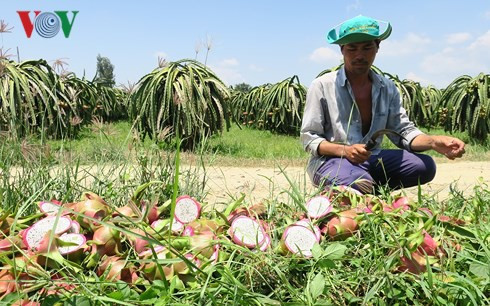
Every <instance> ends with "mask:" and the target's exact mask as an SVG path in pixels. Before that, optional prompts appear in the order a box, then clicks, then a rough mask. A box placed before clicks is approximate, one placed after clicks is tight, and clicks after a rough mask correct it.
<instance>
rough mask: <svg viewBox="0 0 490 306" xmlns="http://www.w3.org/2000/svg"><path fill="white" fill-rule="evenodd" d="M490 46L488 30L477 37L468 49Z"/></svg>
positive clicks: (489, 32)
mask: <svg viewBox="0 0 490 306" xmlns="http://www.w3.org/2000/svg"><path fill="white" fill-rule="evenodd" d="M488 47H490V30H489V31H487V32H486V33H485V34H483V35H482V36H480V37H478V38H477V39H476V40H475V41H474V42H473V43H472V44H471V45H470V46H469V47H468V50H478V49H485V48H488Z"/></svg>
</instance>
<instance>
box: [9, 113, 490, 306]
mask: <svg viewBox="0 0 490 306" xmlns="http://www.w3.org/2000/svg"><path fill="white" fill-rule="evenodd" d="M128 135H131V133H130V126H129V124H127V123H125V122H119V123H115V124H108V125H104V126H99V127H97V128H95V127H93V128H92V129H87V130H85V131H84V133H83V134H82V135H81V137H80V138H79V139H76V140H71V141H60V140H57V141H53V140H50V141H48V142H47V143H45V144H40V143H39V142H38V140H35V139H31V140H30V141H29V142H27V143H8V142H3V143H1V146H0V153H1V154H2V159H1V160H0V170H1V171H0V199H1V207H2V208H3V209H4V211H2V209H0V227H1V231H0V239H2V238H4V237H5V235H7V234H6V233H7V231H6V229H8V230H9V231H10V234H11V235H18V234H19V231H20V230H22V229H25V228H26V227H27V226H29V225H30V224H32V223H33V222H34V220H36V219H38V218H41V216H40V214H35V213H37V205H36V204H37V203H38V202H39V201H42V200H50V199H58V200H62V201H63V202H65V203H66V202H77V201H80V200H81V195H82V194H83V192H85V191H87V190H89V191H93V192H95V193H97V194H98V195H100V196H102V198H103V199H104V200H105V201H106V202H107V203H108V205H109V207H110V208H108V212H107V214H106V217H104V220H103V221H102V222H101V223H102V225H104V226H107V227H109V228H110V229H111V230H113V231H116V232H119V233H120V236H121V237H122V239H121V241H120V242H121V253H120V254H117V256H119V257H120V258H122V261H123V262H124V265H125V266H126V267H127V268H128V269H133V270H132V271H134V272H135V273H136V274H137V276H138V278H137V280H136V284H135V283H132V281H130V284H128V283H126V282H125V281H119V282H115V281H110V280H107V279H105V278H106V276H107V270H108V269H98V267H99V265H100V263H101V262H103V261H104V259H105V257H101V258H98V257H96V256H95V255H93V254H94V253H90V252H89V251H86V252H84V254H83V255H82V257H80V258H79V259H78V260H77V261H74V262H75V263H74V262H67V261H65V260H64V259H61V260H60V258H59V257H58V258H57V260H58V262H56V263H54V262H51V263H50V264H49V265H47V264H43V265H40V266H36V269H32V270H31V271H29V273H28V276H29V278H27V280H26V279H25V278H26V275H25V274H23V275H22V277H23V278H22V279H20V280H18V281H16V282H15V281H12V282H14V283H16V284H18V285H22V286H24V287H17V288H16V291H17V292H15V293H11V294H8V295H6V296H5V297H3V296H2V293H0V304H3V303H6V304H10V303H11V302H13V301H16V300H19V299H30V300H32V301H38V302H43V303H45V304H46V305H52V304H55V303H60V305H61V304H63V303H65V304H70V305H78V304H86V305H89V304H90V305H92V304H93V305H166V304H183V305H237V304H240V305H281V304H290V305H316V304H317V305H332V304H333V305H347V304H356V305H357V304H365V305H396V304H399V305H406V304H418V305H486V304H488V303H490V300H489V296H490V295H489V292H490V275H489V274H488V265H489V264H490V245H489V243H490V240H489V233H490V227H489V225H488V224H489V223H488V221H489V219H488V211H489V209H490V192H489V188H488V186H487V185H485V184H483V183H482V185H481V186H475V188H474V189H473V193H472V194H470V195H466V194H465V195H463V194H462V193H460V192H459V191H458V190H457V189H452V190H451V196H450V197H449V199H448V200H445V201H444V202H438V201H437V200H436V199H435V197H434V196H431V195H430V194H420V195H419V197H418V198H417V199H412V201H411V202H410V209H409V210H408V211H405V212H402V211H395V212H384V211H383V209H382V208H381V207H380V206H379V205H378V206H377V209H374V208H373V210H374V211H375V213H373V214H369V215H368V214H359V216H358V221H359V230H358V231H356V232H355V233H354V234H353V235H352V236H350V237H348V238H346V239H345V240H338V241H337V240H333V239H330V238H329V237H327V236H326V235H324V237H323V238H322V240H321V242H320V244H319V245H318V247H317V248H315V249H314V256H313V258H310V259H304V258H302V257H301V256H292V255H291V254H286V253H285V252H284V251H283V250H282V248H281V243H280V241H281V237H282V234H283V233H284V230H285V228H286V227H287V226H288V225H290V224H292V223H293V222H295V221H297V220H298V218H299V216H300V215H302V213H303V210H302V207H304V204H305V203H306V201H308V200H309V198H310V197H311V196H312V194H308V193H307V191H306V190H303V189H302V188H300V187H299V186H297V185H296V183H295V182H294V181H291V186H289V188H287V190H283V191H282V193H283V194H288V195H289V196H288V197H286V198H285V199H284V200H278V199H277V198H274V197H272V196H271V197H270V198H268V199H264V200H263V202H262V204H263V205H264V207H265V208H266V209H265V212H264V213H263V214H262V215H260V219H261V220H264V221H265V222H267V223H268V225H269V233H270V235H271V240H272V248H271V249H269V250H268V251H267V252H259V251H257V250H250V249H248V248H245V247H242V246H238V245H236V244H234V243H233V242H232V241H231V239H230V237H229V234H228V232H227V229H228V225H227V224H226V222H225V221H224V220H225V219H226V216H221V215H220V214H218V212H216V211H215V210H213V209H212V208H211V209H208V208H209V207H205V209H203V213H202V216H201V218H203V219H211V220H215V221H216V222H219V223H220V224H221V227H219V229H218V230H216V232H215V234H216V238H214V239H212V241H209V240H208V241H207V242H206V241H204V240H199V239H198V240H197V245H198V247H200V248H203V247H204V248H206V247H212V245H213V244H215V243H219V244H220V256H219V259H218V262H217V263H215V264H210V263H209V262H208V261H207V259H206V258H203V257H200V258H201V259H202V260H203V262H207V264H206V265H204V266H201V268H200V269H199V270H191V271H192V272H190V273H189V274H186V275H181V276H173V277H171V278H170V277H169V280H168V281H165V280H163V279H162V280H158V279H153V277H152V276H151V275H150V276H149V275H148V274H146V273H145V271H144V270H143V266H144V265H145V264H147V263H152V262H154V263H157V266H158V265H159V268H162V269H163V268H165V267H169V266H170V265H172V264H173V263H175V262H179V261H180V260H179V258H181V257H182V256H183V255H184V254H186V253H188V252H193V251H195V250H196V249H195V248H193V246H192V245H184V246H181V248H180V249H174V248H173V247H170V245H171V244H170V243H169V237H170V234H169V233H168V232H164V233H155V232H153V231H152V230H151V229H150V228H149V225H148V224H147V223H146V221H145V220H142V219H139V218H135V219H131V218H126V217H127V216H123V217H113V216H112V210H113V209H114V208H115V207H120V206H124V205H126V204H128V203H129V201H130V199H133V200H134V201H135V202H136V203H135V205H137V207H141V205H140V204H141V203H139V201H137V200H135V199H136V198H139V197H141V199H142V200H144V201H145V202H146V203H151V204H156V205H159V206H162V205H165V203H168V202H169V201H171V199H172V197H173V195H174V194H175V191H178V195H183V194H188V195H191V196H193V197H195V198H196V199H198V200H200V201H201V200H202V199H203V196H204V193H203V192H202V191H203V187H204V186H203V185H204V182H203V181H201V180H199V175H196V173H192V172H183V171H182V169H181V171H182V172H181V173H179V178H180V179H179V182H178V186H177V185H176V183H175V182H174V179H175V170H176V167H177V165H179V157H178V155H176V154H175V153H176V152H175V150H174V151H173V152H172V151H171V150H169V151H167V152H166V151H163V149H162V147H165V146H159V145H156V144H153V143H152V142H150V141H144V142H140V141H139V140H138V139H134V138H132V137H129V136H128ZM167 147H168V146H167ZM12 148H14V150H11V149H12ZM477 148H478V150H480V149H481V150H482V152H483V150H484V149H485V148H484V147H481V148H480V147H477ZM48 149H49V150H48ZM203 150H204V152H206V155H207V156H206V157H204V158H208V157H214V158H215V161H217V162H221V161H223V160H227V159H228V160H229V161H235V165H241V164H243V163H245V162H249V161H253V162H254V163H256V162H258V161H262V162H264V161H265V163H268V164H270V161H272V160H274V159H276V158H281V159H284V160H288V159H297V160H301V161H302V162H304V161H305V158H306V156H304V154H305V153H304V152H302V150H301V146H300V144H299V142H298V138H297V137H292V136H277V135H273V134H271V133H268V132H264V131H255V130H250V129H243V130H239V129H238V128H233V129H232V130H231V131H230V132H225V133H224V134H223V137H222V138H219V137H215V138H213V139H210V140H209V142H208V144H207V147H205V148H204V149H203ZM295 150H296V151H295ZM264 151H265V152H264ZM270 152H273V153H274V154H272V153H270ZM276 154H277V155H276ZM302 154H303V155H302ZM196 156H197V157H196ZM16 158H17V159H16ZM186 158H188V159H189V160H190V159H191V155H190V154H188V156H187V157H186ZM194 158H196V159H200V156H199V155H194ZM20 159H24V162H23V163H21V164H20V163H19V161H20ZM28 159H29V160H30V162H28V163H26V162H25V161H26V160H28ZM82 163H85V164H86V165H85V166H83V165H81V164H82ZM148 182H153V184H152V185H146V183H148ZM145 186H146V189H145ZM135 193H136V194H137V195H138V196H134V195H135ZM368 199H369V198H368V197H363V198H362V199H357V200H356V201H357V202H358V203H359V202H363V201H367V200H368ZM335 201H338V198H337V199H336V200H335V199H333V200H332V202H334V203H335V205H336V206H335V208H336V209H339V210H342V209H345V208H346V207H345V206H340V204H339V203H337V202H335ZM370 201H372V202H371V203H378V204H379V203H382V201H384V202H386V203H391V202H392V201H393V197H392V195H390V194H389V193H386V194H381V195H380V196H379V198H377V199H375V198H372V197H371V198H370ZM202 203H203V204H205V201H202ZM235 203H236V204H237V205H236V206H241V207H242V208H243V207H247V206H248V207H250V205H249V203H247V201H246V200H244V199H243V198H242V199H232V198H230V199H228V203H227V204H229V207H232V206H234V204H235ZM210 204H212V203H210ZM421 207H424V208H425V207H427V208H430V209H431V210H432V211H433V212H434V214H435V215H442V214H444V215H447V216H451V217H454V218H459V219H463V220H464V221H465V222H466V224H465V225H457V224H455V223H454V222H452V223H451V222H450V223H447V222H441V221H439V220H438V219H437V218H430V217H428V216H427V215H424V214H422V213H421V212H420V210H419V208H421ZM230 210H231V209H230ZM8 214H10V217H12V218H13V219H10V220H16V218H17V221H19V222H15V221H14V222H13V223H11V224H8V223H9V222H12V221H9V219H7V218H6V216H7V215H8ZM254 216H255V215H254ZM72 217H73V218H77V219H78V220H79V221H81V220H80V219H82V220H83V218H81V215H80V214H78V215H76V214H75V215H73V216H72ZM223 217H224V218H223ZM332 217H334V214H333V213H332V214H330V215H328V216H327V217H326V218H325V219H323V220H316V221H315V222H316V223H317V224H318V225H320V226H321V225H325V222H327V221H328V219H329V218H332ZM27 218H32V219H27ZM161 218H169V213H168V210H167V211H165V212H164V213H163V214H162V215H161ZM4 221H5V222H4ZM5 224H7V225H11V226H6V225H5ZM137 228H139V229H141V230H142V231H143V233H144V234H145V235H143V236H140V237H139V238H142V239H143V240H146V241H149V242H152V243H155V244H163V245H165V246H166V247H167V248H168V249H171V250H172V252H175V253H172V254H170V253H169V254H168V256H166V257H165V258H164V259H160V260H158V261H157V260H155V259H154V258H151V257H150V258H148V259H146V260H142V259H141V258H139V257H138V255H137V254H136V252H135V246H134V245H133V244H132V243H130V239H129V237H128V235H130V236H131V235H133V234H131V233H132V232H133V233H134V230H135V229H137ZM423 230H425V231H427V232H428V233H430V234H431V235H432V236H433V237H434V238H435V239H436V240H437V242H438V243H439V246H440V248H441V249H442V250H443V251H444V255H441V257H437V258H432V260H434V261H435V262H434V263H432V262H431V264H430V265H429V267H428V269H427V272H425V273H422V274H419V275H417V274H411V273H407V272H400V271H398V267H400V263H401V262H400V258H401V257H402V256H409V254H411V252H413V251H414V249H415V248H416V247H417V245H418V244H420V243H421V240H420V238H422V236H421V235H422V231H423ZM83 232H84V233H85V234H87V235H89V237H90V234H91V229H89V228H87V227H85V228H84V229H83ZM118 235H119V234H118ZM175 238H176V237H173V238H172V239H175ZM181 238H182V237H181ZM203 241H204V242H203ZM203 243H204V246H203ZM88 244H89V245H91V244H93V242H88ZM456 244H458V245H459V246H460V247H461V250H459V251H458V250H457V248H456ZM196 247H197V246H196ZM91 254H92V255H91ZM14 256H17V257H16V258H17V259H20V258H24V257H26V256H28V255H27V253H26V252H24V251H20V250H18V249H13V250H9V251H0V272H3V271H7V270H9V267H10V266H11V265H13V264H17V265H18V266H17V268H16V269H17V272H18V271H19V270H20V269H22V268H23V267H24V266H23V265H22V262H14V261H13V260H12V258H14ZM197 256H202V255H201V254H198V255H197ZM93 257H94V258H93ZM53 258H55V257H53ZM74 260H75V259H74ZM185 263H186V264H187V265H188V266H189V268H195V267H194V266H192V265H191V264H190V262H185ZM101 270H105V271H101ZM126 272H127V271H126ZM3 273H5V272H3ZM11 273H15V271H14V272H11ZM55 273H56V276H58V277H60V276H61V277H62V280H53V279H51V277H52V276H53V275H55ZM123 274H124V275H126V276H127V273H120V274H118V275H120V276H122V275H123ZM126 280H127V279H126ZM61 282H65V283H69V284H73V285H74V288H71V289H70V290H63V289H62V288H60V286H59V285H60V284H61ZM43 287H44V288H49V289H53V288H54V289H58V290H61V291H60V292H59V294H53V295H50V296H46V295H45V294H44V293H43V291H42V290H41V289H42V288H43Z"/></svg>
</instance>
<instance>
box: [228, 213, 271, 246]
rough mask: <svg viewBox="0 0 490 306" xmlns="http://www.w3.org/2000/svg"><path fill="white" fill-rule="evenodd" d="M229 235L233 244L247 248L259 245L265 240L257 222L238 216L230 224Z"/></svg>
mask: <svg viewBox="0 0 490 306" xmlns="http://www.w3.org/2000/svg"><path fill="white" fill-rule="evenodd" d="M229 234H230V236H231V237H232V240H233V242H235V243H236V244H238V245H242V246H246V247H248V248H255V247H256V246H257V245H261V244H262V242H263V241H264V239H265V235H266V233H265V231H264V229H263V227H262V226H261V225H260V224H259V222H257V221H255V220H254V219H252V218H250V217H246V216H240V217H238V218H236V219H235V220H233V222H232V223H231V226H230V229H229Z"/></svg>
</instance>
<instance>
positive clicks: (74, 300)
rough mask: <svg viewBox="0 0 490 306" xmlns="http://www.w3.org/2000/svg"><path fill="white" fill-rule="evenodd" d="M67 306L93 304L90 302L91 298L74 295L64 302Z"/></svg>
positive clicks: (90, 305)
mask: <svg viewBox="0 0 490 306" xmlns="http://www.w3.org/2000/svg"><path fill="white" fill-rule="evenodd" d="M63 305H65V306H75V305H76V306H92V305H93V304H92V303H90V300H89V299H88V298H87V297H84V296H72V297H71V298H69V299H68V300H66V301H65V303H64V304H63Z"/></svg>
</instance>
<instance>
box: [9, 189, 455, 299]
mask: <svg viewBox="0 0 490 306" xmlns="http://www.w3.org/2000/svg"><path fill="white" fill-rule="evenodd" d="M157 204H159V203H155V204H150V203H148V202H146V201H139V203H134V202H132V201H130V203H129V204H128V205H126V206H124V207H112V206H110V205H109V204H108V203H106V201H104V199H102V198H101V197H99V196H98V195H96V194H94V193H91V192H86V193H84V194H83V196H82V198H81V200H80V201H78V202H73V203H60V202H58V201H56V200H50V201H41V202H40V203H39V204H38V206H39V213H37V214H34V215H30V216H27V217H22V218H18V217H15V216H12V215H8V214H4V215H3V216H2V217H1V219H0V227H1V230H2V237H1V239H0V258H1V259H0V301H1V299H2V298H3V297H4V296H6V295H8V294H10V293H12V292H16V291H22V292H24V293H27V294H32V293H34V292H36V293H38V294H41V295H45V296H47V295H51V294H54V295H62V294H66V293H69V292H70V291H73V290H75V289H76V286H78V285H77V284H75V283H73V282H70V281H69V277H70V273H77V274H78V275H85V277H86V278H87V281H89V280H93V279H94V276H95V275H96V278H97V279H98V280H104V281H114V282H117V281H123V282H126V283H128V284H132V285H143V286H145V285H150V284H151V283H152V282H153V281H155V280H163V279H166V280H169V281H172V280H173V281H174V282H178V284H179V286H181V288H182V287H185V286H188V285H190V284H192V283H193V282H195V281H196V275H197V274H198V273H205V271H206V268H207V267H209V266H212V265H215V264H218V263H220V262H222V261H225V260H226V258H227V256H228V254H227V253H228V252H229V251H230V249H233V250H234V251H236V250H238V251H240V250H242V251H244V252H249V251H252V252H264V253H267V252H273V253H274V254H280V255H281V256H289V257H292V258H297V259H298V260H309V259H310V258H311V257H312V256H313V250H314V248H315V246H316V245H318V244H320V243H323V242H325V243H328V241H338V240H344V239H347V238H348V237H351V236H353V235H356V234H359V229H360V228H362V226H363V225H364V224H365V222H366V218H368V217H369V215H372V214H390V215H397V214H400V215H401V214H403V213H405V212H407V211H410V210H411V204H410V200H409V198H407V197H405V196H399V197H397V198H395V199H394V201H393V202H392V203H386V202H385V201H382V200H380V198H378V197H375V196H367V195H362V194H360V193H359V192H357V191H356V190H354V189H351V188H349V187H345V186H339V187H335V188H332V189H331V190H330V191H328V192H324V193H323V194H319V195H316V196H314V197H312V198H309V199H308V200H307V201H306V202H305V203H304V205H303V207H302V210H301V211H300V212H299V213H298V214H296V215H295V216H290V217H291V218H293V219H296V220H295V221H294V222H292V223H290V224H285V225H281V226H277V225H274V223H273V222H269V221H268V220H267V218H266V217H267V206H266V205H264V204H262V203H259V204H255V205H251V206H246V205H244V204H243V203H242V202H240V201H237V202H234V203H232V204H230V205H229V207H228V208H227V209H226V210H225V211H223V212H216V213H217V214H218V215H217V217H215V218H214V219H207V218H205V217H204V216H202V215H201V214H202V211H203V209H202V206H201V204H200V203H199V201H198V200H196V199H194V198H193V197H191V196H188V195H182V196H180V197H178V198H177V199H176V201H175V205H172V204H171V201H170V200H168V201H167V202H165V203H160V205H157ZM416 213H418V214H421V215H423V216H424V217H425V218H426V219H430V218H435V217H436V216H434V214H433V213H432V212H431V211H430V210H428V209H426V208H425V209H424V208H417V211H416ZM203 215H206V214H205V213H203ZM437 218H438V220H440V221H441V222H452V223H458V224H460V223H462V222H463V221H462V220H457V219H453V218H449V217H445V216H441V215H438V216H437ZM413 244H414V245H411V250H412V251H411V253H409V254H405V255H403V256H400V261H399V267H398V270H399V271H400V272H407V273H414V274H418V273H422V272H424V271H425V270H426V268H427V266H428V265H431V264H434V263H436V262H437V260H438V258H441V257H442V256H444V254H443V253H444V251H443V250H442V248H441V247H440V243H439V242H437V241H436V240H435V239H434V238H433V237H431V235H430V234H429V232H427V231H426V230H425V229H421V230H420V233H419V235H418V237H417V239H414V243H413ZM230 246H233V248H231V247H230ZM454 247H455V248H456V249H457V247H458V246H454ZM87 271H90V272H89V273H88V272H87ZM93 273H95V274H94V275H92V274H93ZM39 279H42V280H44V281H43V282H36V281H34V280H39ZM179 286H177V287H179Z"/></svg>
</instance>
